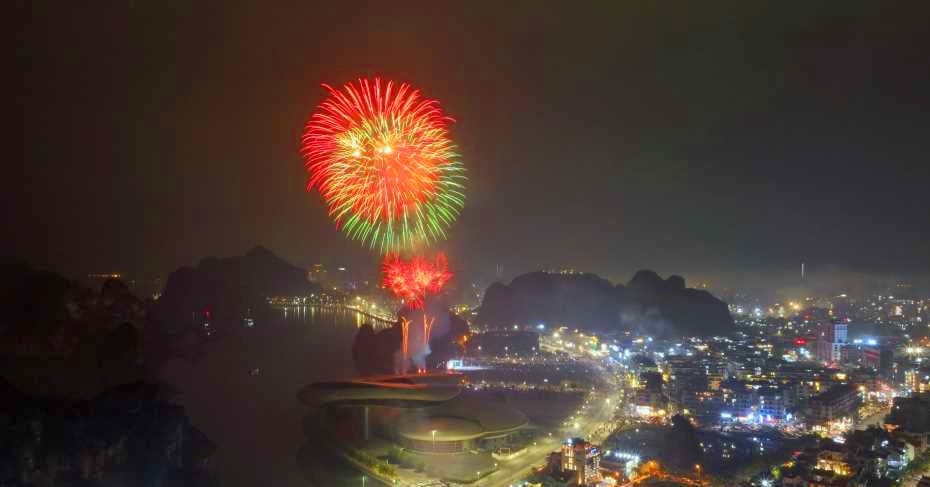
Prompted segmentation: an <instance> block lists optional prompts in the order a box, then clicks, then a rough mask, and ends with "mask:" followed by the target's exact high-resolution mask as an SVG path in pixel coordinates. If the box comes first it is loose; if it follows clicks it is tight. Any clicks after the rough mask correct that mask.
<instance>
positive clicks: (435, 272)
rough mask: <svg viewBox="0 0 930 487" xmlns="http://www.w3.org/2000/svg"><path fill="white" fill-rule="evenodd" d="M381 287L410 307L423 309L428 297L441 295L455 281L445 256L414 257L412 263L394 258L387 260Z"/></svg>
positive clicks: (397, 257)
mask: <svg viewBox="0 0 930 487" xmlns="http://www.w3.org/2000/svg"><path fill="white" fill-rule="evenodd" d="M382 272H383V274H384V279H383V281H382V284H383V285H384V287H385V288H386V289H388V290H389V291H390V292H391V293H393V294H394V295H395V296H397V297H399V298H401V299H403V300H404V303H406V304H407V305H409V306H410V307H411V308H422V307H423V301H424V300H425V299H426V296H427V295H430V294H439V293H440V292H442V288H443V286H445V285H446V283H447V282H449V280H450V279H452V273H451V272H450V271H449V264H448V261H447V260H446V256H445V254H443V253H441V252H440V253H438V254H436V256H435V257H434V258H433V259H432V260H430V259H427V258H423V257H414V258H412V259H410V260H404V259H401V258H400V257H399V256H396V255H391V256H388V257H386V258H385V259H384V265H383V266H382Z"/></svg>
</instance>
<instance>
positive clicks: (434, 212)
mask: <svg viewBox="0 0 930 487" xmlns="http://www.w3.org/2000/svg"><path fill="white" fill-rule="evenodd" d="M323 87H324V88H326V89H327V90H328V91H329V98H327V99H326V100H325V101H324V102H323V103H322V104H320V106H319V107H318V108H317V110H316V111H315V112H314V113H313V115H312V116H311V117H310V120H309V121H308V122H307V126H306V128H305V130H304V134H303V137H302V139H301V142H302V146H301V154H302V155H303V157H304V159H305V161H306V165H307V170H308V171H309V173H310V179H309V183H308V186H307V189H308V190H310V189H312V188H314V187H315V188H317V189H318V190H319V191H320V194H321V195H322V196H323V199H324V201H325V202H326V204H327V206H328V207H329V214H330V216H331V217H332V218H333V219H334V220H335V221H336V224H337V226H339V228H340V229H342V230H343V231H344V232H345V233H346V234H347V235H348V236H349V237H350V238H352V239H355V240H360V241H363V242H366V243H368V245H369V246H370V247H372V248H377V249H378V250H379V251H381V252H382V253H384V254H388V253H399V252H401V251H409V250H413V249H417V248H420V247H422V246H424V245H425V244H428V243H430V242H433V241H436V240H439V239H442V238H445V229H446V228H448V227H449V225H451V224H452V222H453V221H454V220H455V218H456V217H457V216H458V213H459V211H460V210H461V208H462V205H463V204H464V198H465V196H464V194H463V192H462V190H463V182H464V179H465V175H464V167H463V166H462V164H461V163H460V162H459V160H458V155H457V154H456V152H455V145H454V144H453V143H452V141H451V140H450V139H449V132H448V125H449V123H450V122H451V121H452V119H451V118H449V117H447V116H446V115H444V114H443V112H442V109H441V108H440V107H439V102H437V101H436V100H431V99H426V98H423V97H421V96H420V92H419V91H417V90H415V89H413V88H412V87H411V86H410V85H408V84H400V85H396V84H394V82H392V81H386V82H382V80H381V79H379V78H375V79H374V80H372V81H370V80H368V79H359V80H358V81H357V82H355V83H348V84H346V85H345V86H343V87H342V89H335V88H333V87H331V86H329V85H325V84H324V85H323Z"/></svg>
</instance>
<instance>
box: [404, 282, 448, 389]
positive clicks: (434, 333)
mask: <svg viewBox="0 0 930 487" xmlns="http://www.w3.org/2000/svg"><path fill="white" fill-rule="evenodd" d="M398 318H400V319H406V320H409V322H410V324H409V329H408V332H407V333H408V335H407V343H408V347H409V348H408V358H407V362H408V363H404V360H403V353H402V350H397V352H395V353H394V370H395V371H396V372H397V373H399V374H402V373H405V372H410V371H416V370H418V369H425V368H426V357H427V356H428V355H429V354H430V353H432V352H431V349H430V346H429V343H427V342H426V340H425V336H424V333H425V330H426V326H424V324H429V325H430V326H429V341H430V342H432V341H435V340H438V339H441V338H442V337H444V336H446V335H447V334H448V333H449V327H450V323H449V308H448V306H447V305H446V303H445V302H444V300H443V299H442V298H441V297H431V298H428V299H427V300H426V302H425V303H424V305H423V308H421V309H410V308H408V307H404V308H403V309H401V310H400V313H398Z"/></svg>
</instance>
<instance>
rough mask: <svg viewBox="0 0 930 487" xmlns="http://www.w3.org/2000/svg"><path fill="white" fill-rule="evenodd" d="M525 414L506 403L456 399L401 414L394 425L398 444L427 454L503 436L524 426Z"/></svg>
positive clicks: (458, 450) (454, 451)
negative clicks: (424, 409)
mask: <svg viewBox="0 0 930 487" xmlns="http://www.w3.org/2000/svg"><path fill="white" fill-rule="evenodd" d="M527 422H528V421H527V418H526V415H524V414H523V413H521V412H520V411H517V410H516V409H513V408H511V407H509V406H507V405H505V404H496V403H490V404H489V403H488V402H486V401H480V400H476V399H471V398H459V399H456V400H453V401H449V402H447V403H444V404H442V405H440V406H437V407H435V408H431V409H429V410H426V411H414V412H410V413H407V414H406V415H404V416H403V417H402V418H401V419H400V420H399V421H398V422H397V426H396V432H397V436H398V438H399V440H400V443H401V444H402V445H404V446H405V447H407V448H410V449H411V450H416V451H420V452H427V453H458V452H462V451H466V450H469V449H472V448H473V447H474V446H477V445H480V444H484V443H486V442H488V441H489V440H495V439H499V438H506V437H507V436H509V435H510V434H512V433H514V432H516V431H518V430H520V429H522V428H523V427H525V426H526V425H527Z"/></svg>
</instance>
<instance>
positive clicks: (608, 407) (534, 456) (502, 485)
mask: <svg viewBox="0 0 930 487" xmlns="http://www.w3.org/2000/svg"><path fill="white" fill-rule="evenodd" d="M585 361H586V363H587V365H588V366H589V367H591V369H592V370H594V371H595V372H596V373H597V374H598V375H599V376H600V378H601V379H602V381H601V382H603V383H604V384H607V388H606V389H602V390H599V391H596V392H592V393H590V394H589V395H588V397H587V398H586V399H585V402H584V403H583V404H582V406H581V408H579V411H578V414H577V416H576V417H577V421H571V422H570V423H569V424H568V425H567V426H565V427H563V428H562V429H560V431H559V433H558V434H557V433H553V434H552V436H551V437H549V436H546V437H545V438H543V439H541V440H540V441H538V443H537V444H536V445H535V446H530V447H529V448H528V449H527V451H526V452H525V453H524V454H522V455H520V456H519V457H517V458H514V459H512V460H507V461H502V462H500V464H499V467H498V471H497V472H494V473H493V474H491V475H488V476H487V477H485V479H484V480H482V481H481V482H480V484H479V485H481V487H510V486H511V485H514V484H516V483H517V482H519V481H520V480H522V479H523V478H525V477H526V476H528V475H529V474H530V473H531V471H532V468H533V467H535V466H538V465H543V464H545V462H546V457H547V456H548V455H549V453H550V452H553V451H555V450H557V449H558V448H559V446H560V445H561V444H562V441H564V440H565V439H566V438H569V437H582V438H584V439H586V440H588V441H591V442H592V443H598V442H600V441H602V440H603V439H605V438H606V437H607V436H608V435H609V434H610V433H611V431H609V429H610V428H609V425H611V424H612V421H613V417H614V412H615V411H616V410H617V409H618V407H619V406H620V405H619V404H618V399H617V393H616V392H617V389H616V385H615V384H613V382H612V379H611V378H610V377H609V376H608V374H607V373H606V370H605V369H604V367H603V366H602V365H601V364H599V363H597V362H594V361H593V360H588V359H586V360H585ZM576 424H577V427H576V426H575V425H576Z"/></svg>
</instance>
